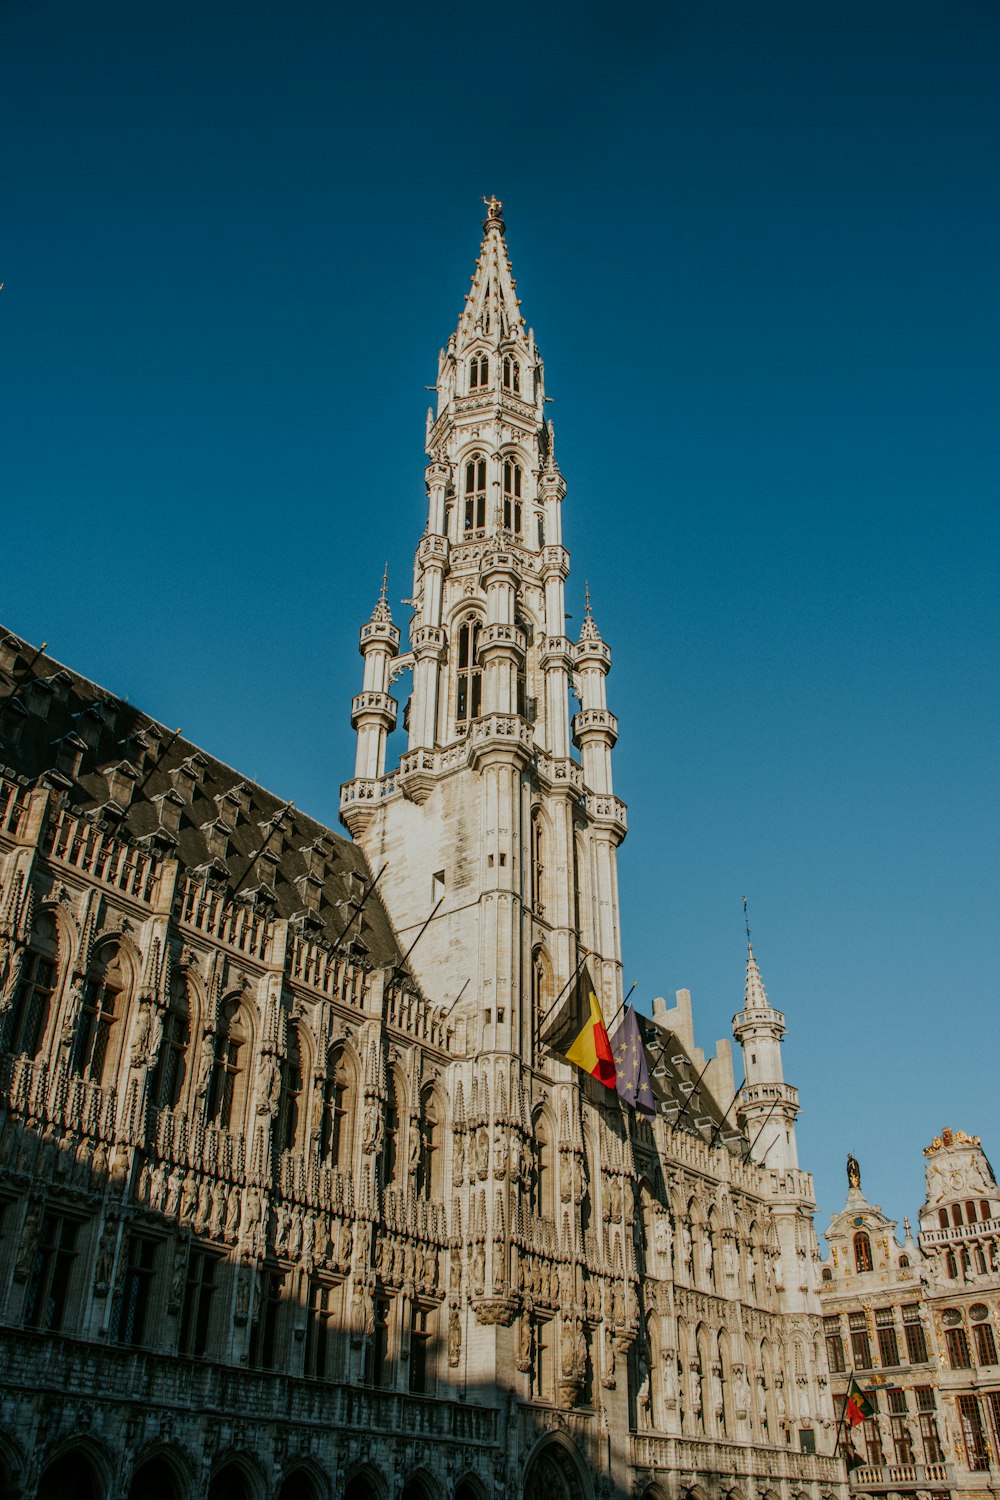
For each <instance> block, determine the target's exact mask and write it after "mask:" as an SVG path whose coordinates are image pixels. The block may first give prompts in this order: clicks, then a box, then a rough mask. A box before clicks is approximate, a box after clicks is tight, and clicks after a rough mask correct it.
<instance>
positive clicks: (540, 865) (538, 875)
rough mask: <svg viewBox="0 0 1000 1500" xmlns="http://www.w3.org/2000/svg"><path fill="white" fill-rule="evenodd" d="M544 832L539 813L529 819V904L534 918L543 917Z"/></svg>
mask: <svg viewBox="0 0 1000 1500" xmlns="http://www.w3.org/2000/svg"><path fill="white" fill-rule="evenodd" d="M544 882H545V832H544V829H543V828H542V817H541V814H540V813H539V812H537V811H536V812H535V813H533V814H532V818H531V904H532V906H533V907H534V909H535V916H536V917H542V916H544V915H545V885H544Z"/></svg>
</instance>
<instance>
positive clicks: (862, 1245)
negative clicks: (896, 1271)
mask: <svg viewBox="0 0 1000 1500" xmlns="http://www.w3.org/2000/svg"><path fill="white" fill-rule="evenodd" d="M854 1268H855V1270H856V1271H870V1270H871V1268H872V1242H871V1240H870V1239H869V1238H868V1236H867V1235H866V1234H864V1233H859V1234H856V1235H855V1236H854Z"/></svg>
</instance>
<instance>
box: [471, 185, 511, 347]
mask: <svg viewBox="0 0 1000 1500" xmlns="http://www.w3.org/2000/svg"><path fill="white" fill-rule="evenodd" d="M483 202H484V203H485V204H486V218H485V220H484V222H483V243H482V246H481V247H480V251H479V258H478V260H477V261H476V269H475V271H474V272H473V274H472V285H471V287H470V288H469V292H468V295H467V296H466V299H465V307H464V308H463V309H462V316H461V317H460V319H459V321H458V349H459V351H460V352H461V351H462V350H464V349H465V348H467V347H468V345H469V344H470V343H472V342H474V341H475V340H476V339H477V338H485V339H487V340H489V341H490V342H491V343H497V342H498V341H499V340H501V339H510V338H516V339H520V340H523V339H524V319H523V318H522V316H521V309H520V305H519V303H518V298H517V282H516V281H515V280H514V272H513V269H512V267H511V263H510V256H509V255H508V254H507V244H506V241H505V240H504V234H505V232H506V228H507V226H506V225H505V223H504V221H503V219H502V218H501V217H500V215H501V212H502V210H503V204H502V203H501V202H500V200H499V199H498V198H495V197H491V198H484V199H483Z"/></svg>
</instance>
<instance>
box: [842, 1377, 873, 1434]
mask: <svg viewBox="0 0 1000 1500" xmlns="http://www.w3.org/2000/svg"><path fill="white" fill-rule="evenodd" d="M874 1411H875V1407H874V1405H873V1403H872V1402H871V1401H869V1399H868V1397H867V1396H866V1395H865V1393H864V1391H863V1390H862V1389H861V1387H860V1386H859V1385H858V1382H857V1381H856V1380H855V1378H854V1376H853V1375H852V1376H851V1378H850V1380H849V1381H848V1383H847V1395H846V1396H845V1397H844V1416H845V1417H846V1418H847V1421H848V1423H849V1425H850V1426H851V1427H860V1426H861V1423H862V1422H866V1421H867V1420H868V1418H869V1417H870V1416H872V1415H873V1414H874Z"/></svg>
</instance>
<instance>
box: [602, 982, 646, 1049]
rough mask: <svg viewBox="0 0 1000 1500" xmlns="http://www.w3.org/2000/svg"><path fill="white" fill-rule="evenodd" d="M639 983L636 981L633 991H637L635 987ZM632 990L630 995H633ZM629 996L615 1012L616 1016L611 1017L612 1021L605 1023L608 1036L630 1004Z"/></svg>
mask: <svg viewBox="0 0 1000 1500" xmlns="http://www.w3.org/2000/svg"><path fill="white" fill-rule="evenodd" d="M638 983H639V981H638V979H637V980H636V981H635V984H633V986H632V990H634V989H635V985H636V984H638ZM632 990H629V992H628V995H631V993H632ZM628 995H626V996H625V999H624V1000H623V1001H622V1003H621V1005H619V1007H618V1009H617V1010H616V1011H615V1013H614V1015H613V1016H612V1017H611V1020H610V1021H605V1023H604V1029H605V1031H606V1032H607V1033H608V1036H610V1035H611V1028H612V1026H613V1025H614V1024H615V1022H616V1021H617V1019H618V1017H619V1016H620V1015H621V1013H622V1011H623V1010H624V1009H625V1007H626V1005H627V1004H628Z"/></svg>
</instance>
